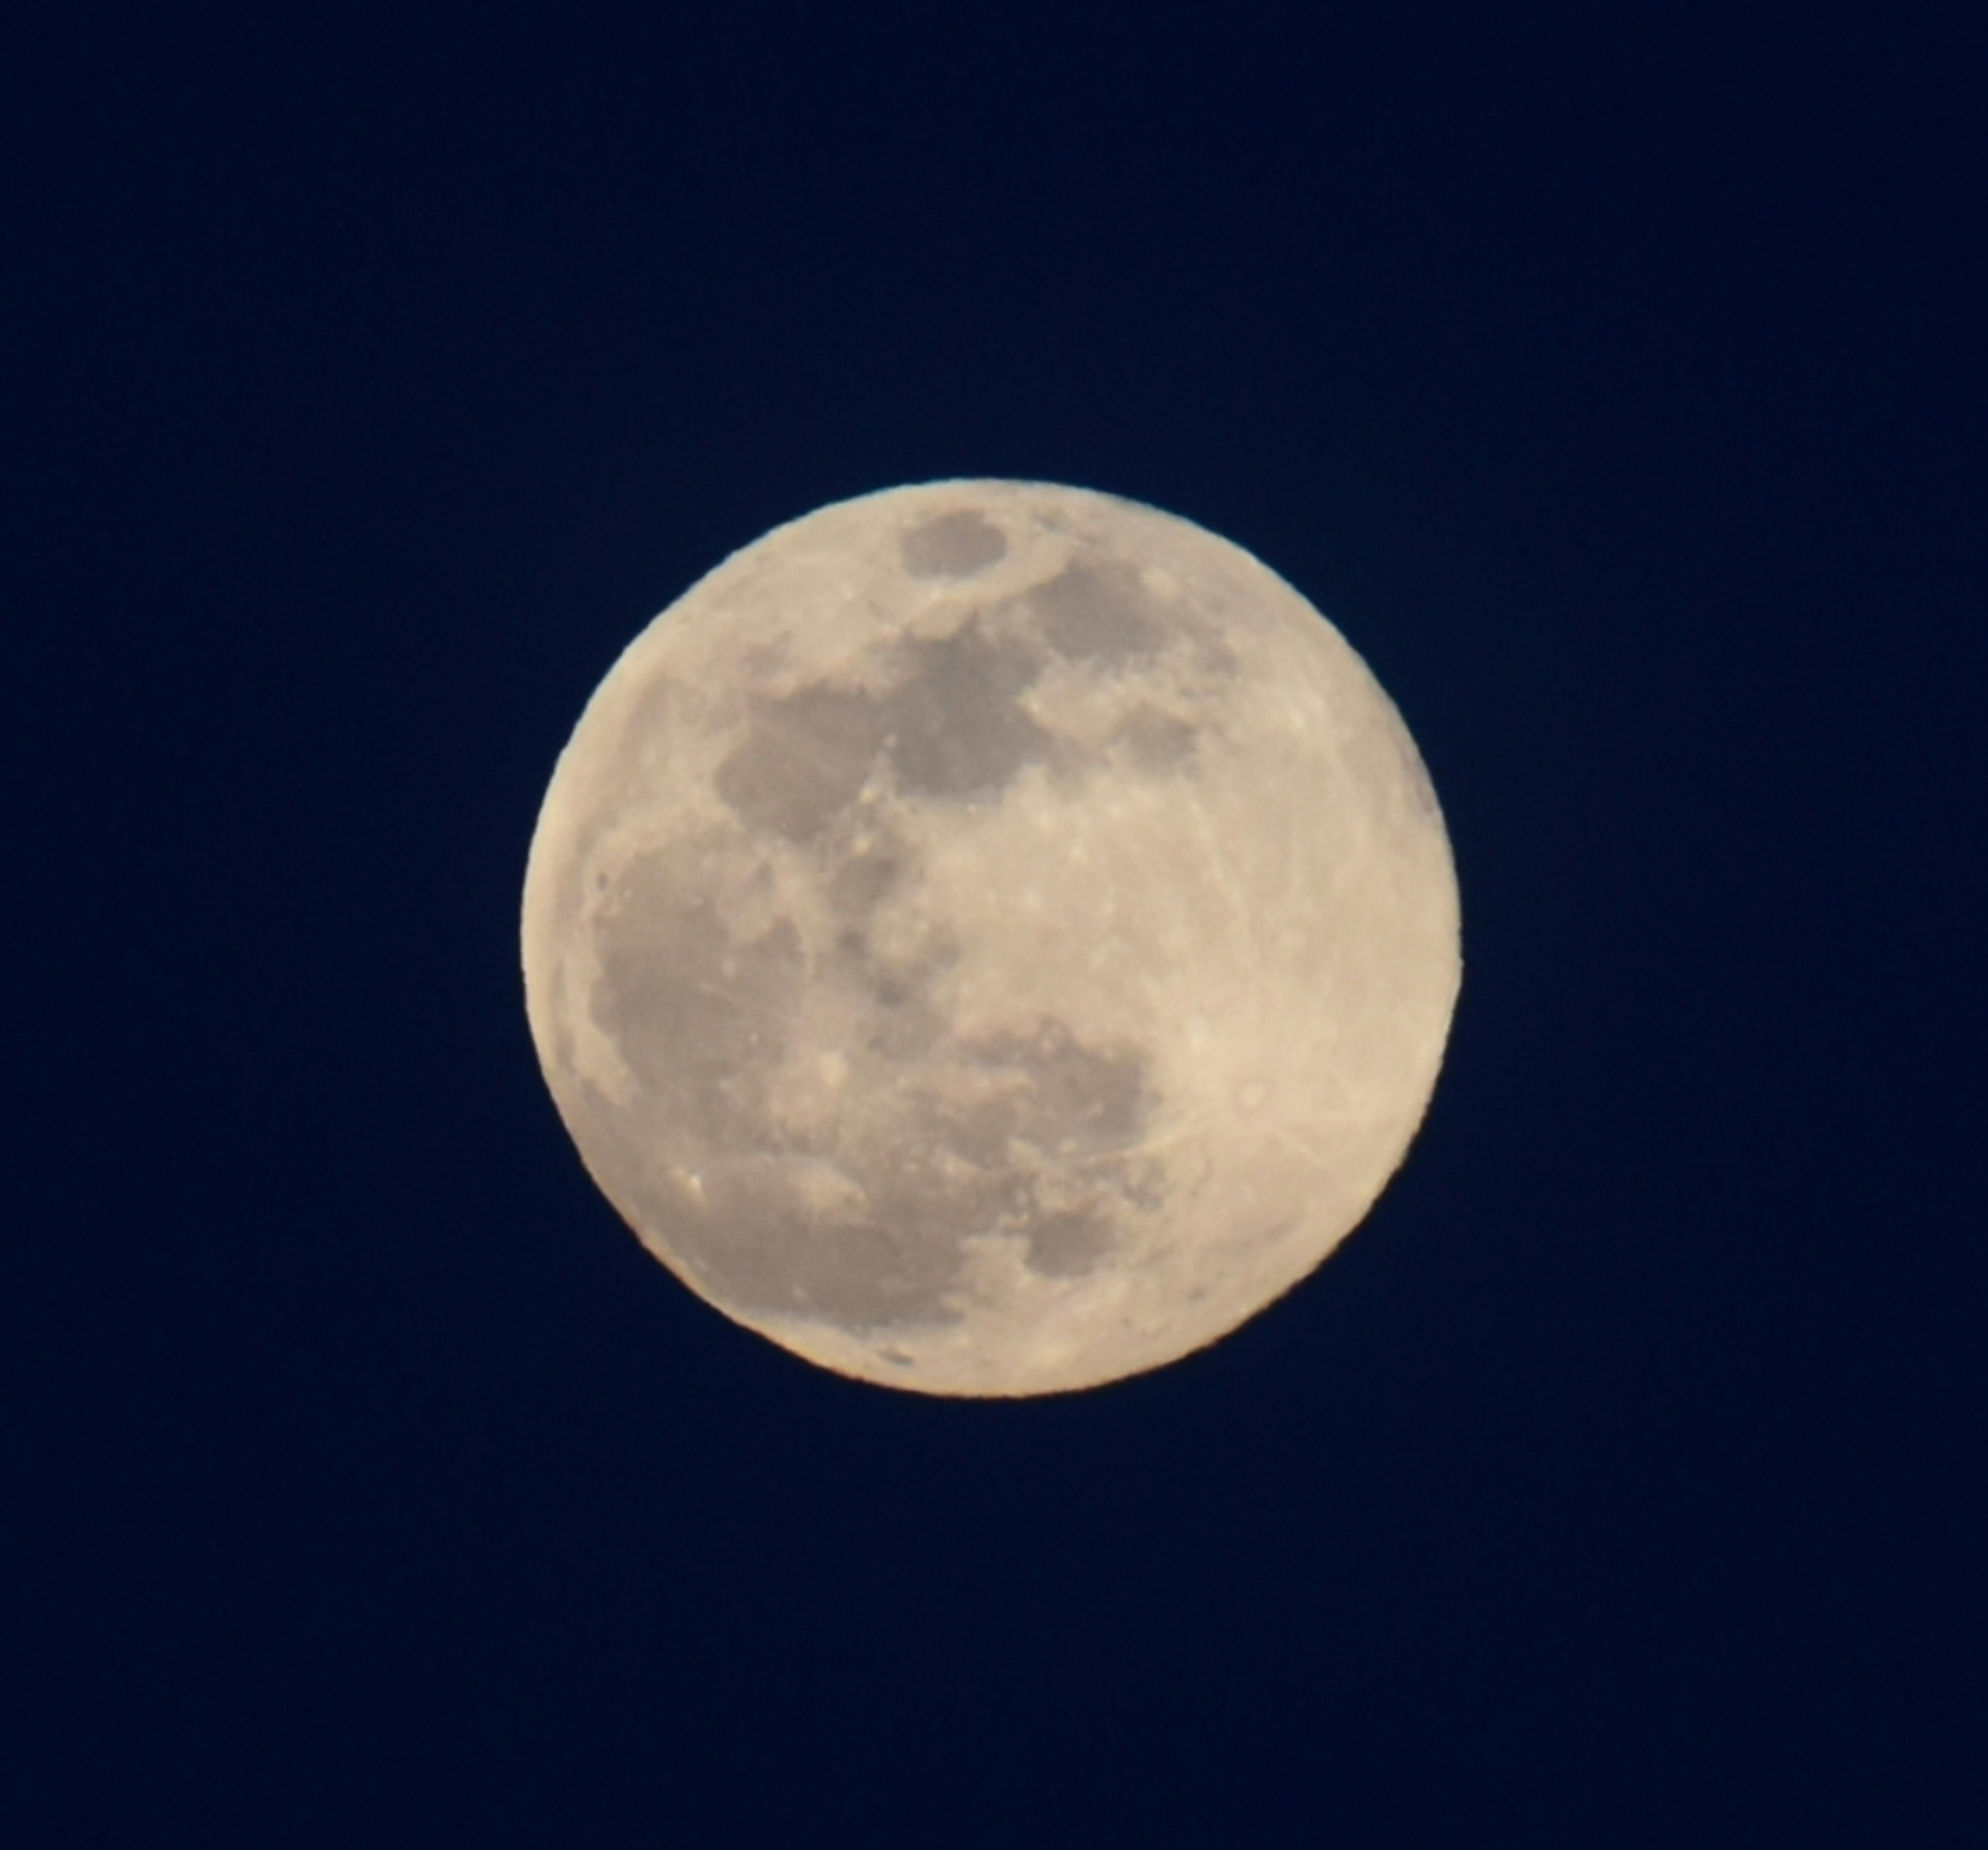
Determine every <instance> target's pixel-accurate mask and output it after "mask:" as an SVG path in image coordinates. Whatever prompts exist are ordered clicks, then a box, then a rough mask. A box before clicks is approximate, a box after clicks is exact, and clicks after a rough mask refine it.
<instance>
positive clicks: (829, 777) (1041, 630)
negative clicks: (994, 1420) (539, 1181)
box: [523, 481, 1462, 1395]
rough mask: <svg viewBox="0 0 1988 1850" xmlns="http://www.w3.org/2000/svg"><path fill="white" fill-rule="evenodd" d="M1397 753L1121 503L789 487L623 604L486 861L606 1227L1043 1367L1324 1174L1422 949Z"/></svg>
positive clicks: (1090, 1356) (1296, 651) (1439, 828)
mask: <svg viewBox="0 0 1988 1850" xmlns="http://www.w3.org/2000/svg"><path fill="white" fill-rule="evenodd" d="M523 956H524V977H525V996H526V1013H527V1015H528V1018H529V1022H530V1026H531V1031H532V1038H533V1040H534V1042H535V1044H536V1048H537V1052H538V1055H539V1062H540V1064H541V1065H542V1067H543V1071H544V1073H545V1077H546V1082H547V1085H549V1088H550V1089H551V1092H552V1095H553V1099H554V1101H555V1102H556V1106H557V1107H558V1109H559V1112H560V1115H561V1116H562V1117H563V1119H564V1121H565V1123H566V1127H567V1129H569V1130H570V1133H571V1134H572V1136H573V1141H574V1143H576V1145H577V1146H578V1149H579V1152H580V1156H581V1158H582V1160H583V1162H584V1163H585V1164H586V1166H587V1169H588V1170H589V1171H590V1173H591V1174H592V1176H593V1178H594V1180H596V1181H597V1183H598V1184H599V1185H600V1189H601V1190H602V1191H603V1193H605V1195H606V1196H607V1198H608V1200H610V1202H612V1203H613V1204H614V1207H616V1208H617V1210H619V1211H620V1214H621V1215H622V1217H624V1219H625V1220H627V1222H628V1224H630V1225H631V1227H633V1228H634V1231H635V1232H636V1234H637V1235H638V1236H639V1237H640V1238H641V1241H643V1243H644V1244H645V1245H646V1246H647V1247H648V1249H649V1250H650V1251H651V1252H652V1253H653V1254H654V1255H655V1257H656V1258H658V1259H659V1260H661V1261H662V1262H663V1264H664V1265H666V1266H667V1267H668V1268H669V1269H670V1270H671V1271H672V1272H674V1274H676V1275H677V1277H678V1278H680V1279H681V1280H682V1281H683V1282H684V1283H685V1285H688V1286H689V1287H690V1288H691V1290H692V1291H695V1292H696V1293H697V1294H698V1295H699V1296H701V1297H702V1298H705V1299H706V1300H707V1301H708V1302H709V1303H711V1304H712V1305H714V1306H715V1307H716V1308H718V1310H719V1311H721V1312H723V1313H724V1314H725V1315H726V1316H728V1317H729V1318H732V1319H734V1320H735V1322H739V1323H740V1324H742V1325H745V1327H746V1328H749V1329H752V1330H756V1331H757V1332H759V1333H760V1334H761V1335H764V1336H766V1337H768V1338H770V1339H772V1340H773V1342H776V1343H779V1344H781V1345H783V1346H784V1347H785V1348H786V1349H789V1350H791V1351H793V1352H794V1353H795V1354H796V1355H800V1356H803V1357H805V1358H806V1359H807V1360H809V1361H810V1362H815V1363H818V1364H820V1366H823V1367H825V1368H828V1369H833V1370H836V1371H837V1372H840V1373H842V1374H844V1375H847V1376H855V1377H857V1378H859V1379H863V1380H866V1381H870V1382H878V1383H881V1384H882V1385H884V1386H887V1387H894V1388H901V1389H911V1390H914V1391H917V1392H921V1393H929V1394H943V1395H1031V1394H1043V1393H1059V1392H1065V1391H1068V1390H1071V1389H1081V1388H1087V1387H1092V1386H1098V1385H1100V1384H1101V1383H1104V1382H1110V1381H1114V1380H1117V1379H1121V1378H1122V1377H1124V1376H1130V1375H1134V1374H1137V1373H1139V1372H1142V1371H1144V1370H1146V1369H1153V1368H1157V1367H1158V1366H1161V1365H1162V1364H1165V1363H1167V1362H1172V1361H1174V1360H1175V1359H1178V1358H1180V1357H1182V1356H1184V1355H1188V1354H1189V1353H1191V1352H1193V1351H1195V1350H1197V1349H1201V1348H1202V1347H1204V1346H1205V1345H1207V1344H1209V1343H1211V1342H1214V1341H1215V1340H1216V1339H1218V1338H1219V1337H1221V1336H1222V1335H1225V1334H1226V1333H1227V1332H1230V1331H1232V1330H1233V1329H1235V1328H1236V1327H1237V1326H1238V1325H1240V1324H1242V1323H1243V1322H1246V1320H1247V1319H1249V1318H1250V1317H1252V1316H1253V1315H1255V1314H1256V1312H1259V1311H1260V1310H1262V1309H1263V1308H1264V1307H1265V1306H1266V1305H1269V1304H1270V1303H1271V1302H1272V1301H1273V1300H1275V1299H1276V1298H1278V1297H1280V1295H1283V1293H1284V1292H1285V1291H1287V1290H1289V1288H1290V1287H1291V1286H1292V1285H1295V1284H1296V1283H1297V1281H1299V1280H1300V1279H1302V1278H1304V1277H1305V1276H1306V1275H1307V1274H1308V1273H1310V1271H1312V1270H1313V1268H1315V1267H1317V1265H1318V1264H1319V1263H1320V1261H1322V1260H1323V1259H1324V1258H1325V1257H1326V1255H1327V1254H1329V1253H1330V1251H1332V1250H1333V1249H1334V1247H1336V1246H1337V1244H1339V1242H1340V1241H1341V1240H1343V1239H1344V1237H1345V1236H1346V1235H1347V1234H1348V1233H1349V1232H1350V1231H1351V1230H1352V1229H1353V1228H1354V1227H1355V1226H1357V1224H1359V1222H1360V1221H1361V1219H1362V1218H1363V1217H1364V1216H1365V1214H1367V1212H1368V1209H1369V1208H1370V1207H1371V1205H1372V1204H1373V1203H1374V1200H1375V1199H1376V1197H1378V1195H1379V1193H1380V1192H1381V1190H1382V1189H1383V1188H1384V1187H1385V1186H1386V1184H1387V1183H1388V1179H1389V1177H1391V1175H1392V1174H1393V1173H1394V1172H1395V1170H1396V1168H1397V1167H1398V1165H1399V1164H1400V1163H1401V1158H1402V1156H1403V1155H1404V1154H1405V1152H1406V1150H1407V1149H1408V1144H1409V1143H1410V1141H1411V1139H1412V1138H1413V1137H1414V1136H1415V1132H1416V1130H1417V1129H1418V1126H1419V1125H1420V1123H1421V1122H1422V1117H1423V1115H1424V1112H1425V1109H1426V1108H1427V1106H1428V1099H1429V1096H1430V1094H1431V1092H1432V1089H1433V1088H1434V1085H1435V1079H1436V1075H1437V1072H1438V1069H1439V1067H1440V1065H1441V1064H1442V1055H1443V1049H1444V1046H1445V1041H1446V1040H1447V1038H1448V1035H1449V1023H1450V1018H1451V1014H1452V1010H1453V1008H1454V1006H1455V1000H1456V996H1457V991H1458V986H1459V981H1460V980H1461V974H1462V959H1461V954H1460V948H1459V908H1458V898H1457V890H1456V879H1455V869H1454V866H1453V863H1452V857H1451V854H1450V849H1449V838H1448V836H1447V834H1446V832H1445V829H1444V826H1443V822H1442V814H1441V812H1440V810H1439V808H1438V806H1437V803H1436V798H1435V792H1434V791H1433V789H1432V787H1431V785H1430V782H1429V778H1428V773H1427V771H1425V768H1424V767H1423V764H1422V758H1421V756H1420V755H1419V754H1418V751H1417V750H1416V748H1415V743H1414V741H1413V740H1412V738H1410V737H1409V734H1408V729H1407V728H1406V727H1405V725H1404V724H1402V721H1401V717H1400V716H1399V714H1398V713H1397V712H1396V711H1395V707H1394V705H1393V704H1392V703H1391V701H1389V699H1388V697H1387V695H1386V694H1384V692H1383V691H1382V690H1381V687H1380V686H1379V684H1378V683H1377V682H1376V681H1375V680H1374V677H1373V676H1372V674H1371V673H1369V671H1368V669H1367V667H1366V666H1365V664H1364V663H1363V662H1362V661H1361V659H1360V657H1358V656H1357V654H1355V653H1354V651H1353V650H1352V649H1351V647H1350V646H1348V644H1347V642H1346V641H1345V640H1344V638H1343V637H1342V636H1341V635H1340V633H1339V632H1338V631H1337V630H1335V629H1334V627H1333V626H1332V625H1331V624H1330V623H1328V622H1327V620H1326V619H1324V617H1323V616H1320V614H1319V613H1318V612H1317V611H1316V610H1315V609H1313V608H1312V606H1310V604H1308V603H1307V602H1306V601H1305V599H1303V597H1301V596H1300V595H1299V594H1298V593H1297V592H1296V591H1295V590H1293V589H1292V588H1291V587H1290V586H1289V585H1287V584H1286V583H1285V582H1283V580H1282V579H1280V578H1278V577H1277V576H1276V575H1275V574H1274V573H1273V572H1271V571H1270V569H1268V568H1267V567H1266V566H1264V565H1262V564H1260V563H1259V562H1258V561H1257V560H1256V559H1254V558H1253V557H1252V556H1251V555H1249V554H1248V553H1247V552H1244V551H1242V549H1240V548H1239V547H1236V546H1235V545H1231V544H1230V543H1229V542H1227V541H1226V540H1223V539H1221V538H1218V537H1216V536H1215V535H1213V534H1212V533H1209V532H1207V531H1205V529H1203V528H1199V527H1197V526H1195V525H1193V524H1192V523H1191V522H1188V521H1185V520H1182V519H1180V518H1176V517H1175V516H1173V515H1168V514H1164V513H1161V512H1160V511H1158V510H1156V509H1155V508H1150V507H1146V506H1144V505H1140V504H1138V503H1136V502H1133V501H1125V500H1121V499H1119V498H1115V497H1114V496H1111V495H1102V494H1097V493H1094V492H1091V491H1087V490H1084V489H1079V488H1063V487H1058V486H1055V485H1052V484H1045V483H1037V482H1019V481H943V482H937V483H931V484H921V485H918V486H914V487H908V488H893V489H889V490H887V491H883V492H881V493H878V494H874V495H867V496H864V497H862V498H859V499H857V500H854V501H843V502H840V503H838V504H837V505H833V506H830V507H826V508H820V509H819V510H817V511H816V512H814V513H812V514H810V515H806V516H805V517H804V518H801V519H800V520H796V521H795V522H792V523H791V524H789V525H786V526H783V527H779V528H776V529H775V530H774V531H773V532H771V533H769V534H768V535H766V536H765V537H764V538H762V539H760V540H759V541H758V542H756V543H755V544H753V545H749V546H748V547H746V548H745V549H744V550H743V551H742V552H737V553H735V554H734V555H732V557H731V558H730V559H727V560H726V561H725V562H724V563H723V564H722V565H719V566H718V568H717V569H715V571H713V572H711V573H710V574H709V575H708V576H706V577H705V579H702V581H701V582H699V583H698V584H697V585H696V586H694V587H693V588H692V589H691V590H690V591H689V592H687V593H686V594H685V596H683V597H682V598H681V599H679V600H678V603H675V604H674V605H673V606H671V608H670V609H668V610H666V611H664V613H663V614H662V615H661V616H659V617H658V618H657V619H655V621H654V623H651V624H650V626H648V627H647V629H646V630H644V631H643V632H642V633H641V635H639V636H637V638H636V639H635V640H634V642H633V643H631V645H630V646H629V647H628V648H627V651H626V652H625V653H624V654H623V655H622V657H620V660H618V661H617V663H615V664H614V667H613V668H612V670H610V672H609V673H608V675H607V679H606V680H604V681H603V682H602V683H601V684H600V687H599V689H598V690H597V692H596V693H595V694H594V695H593V698H592V700H591V701H590V702H589V703H588V704H587V709H586V711H585V712H584V714H583V715H582V716H581V718H580V723H579V725H578V727H577V728H576V730H575V731H574V733H573V737H572V739H571V741H570V743H569V744H567V746H566V749H565V751H564V752H563V754H562V755H561V756H560V760H559V763H558V766H557V768H556V771H555V772H554V774H553V778H552V782H551V785H550V787H549V788H548V790H547V792H546V798H545V802H544V805H543V809H542V810H541V812H540V814H539V819H538V825H537V829H536V832H535V834H534V836H533V839H532V846H531V852H530V857H529V864H528V866H527V869H526V880H525V895H524V919H523Z"/></svg>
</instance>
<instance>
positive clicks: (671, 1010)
mask: <svg viewBox="0 0 1988 1850" xmlns="http://www.w3.org/2000/svg"><path fill="white" fill-rule="evenodd" d="M670 860H671V857H669V856H665V855H661V854H651V855H644V856H641V857H639V858H638V859H636V860H634V861H632V862H631V863H630V864H629V865H628V866H627V868H625V869H624V870H623V871H622V873H621V874H620V877H619V878H618V879H617V880H616V882H615V886H614V893H613V895H612V896H611V898H610V900H609V903H608V904H607V907H606V908H605V910H603V913H602V914H601V916H600V919H599V920H598V921H597V923H596V925H595V928H594V943H595V948H596V950H597V954H598V955H599V957H600V979H599V981H598V982H597V985H596V987H595V990H594V993H593V996H592V998H590V1005H591V1010H592V1013H593V1018H594V1020H595V1021H596V1022H597V1024H598V1025H600V1028H602V1029H603V1031H605V1032H606V1033H607V1035H610V1037H611V1038H613V1040H614V1043H615V1045H616V1046H617V1048H619V1049H620V1055H621V1058H622V1060H623V1061H624V1063H625V1064H626V1065H627V1068H628V1069H629V1071H630V1072H632V1073H633V1074H634V1075H635V1077H636V1078H637V1079H638V1080H639V1081H640V1082H641V1084H642V1085H643V1086H644V1088H646V1089H648V1090H650V1091H651V1092H655V1093H658V1094H660V1095H662V1096H663V1097H664V1099H667V1101H668V1104H669V1106H670V1109H671V1110H672V1111H674V1112H677V1113H678V1114H679V1116H681V1119H683V1120H684V1121H685V1122H686V1123H687V1124H689V1125H692V1126H697V1127H699V1128H701V1129H704V1130H705V1131H706V1132H716V1131H721V1130H722V1129H723V1127H724V1126H725V1123H726V1122H727V1118H728V1114H729V1112H731V1111H733V1110H737V1109H751V1105H752V1101H751V1100H750V1099H749V1098H747V1097H745V1096H744V1095H742V1093H743V1091H744V1088H745V1084H746V1082H748V1081H749V1080H750V1079H752V1076H753V1075H756V1074H757V1073H759V1072H762V1071H763V1070H764V1069H765V1068H766V1067H767V1066H768V1065H769V1064H770V1063H772V1062H774V1061H776V1060H777V1059H778V1058H779V1057H780V1055H781V1053H782V1052H783V1051H784V1049H785V1047H786V1031H787V1021H788V1019H789V1016H790V1015H791V1014H792V1013H793V1008H794V1006H795V1004H796V1003H797V1002H798V1001H799V1000H800V994H801V989H802V986H803V983H804V982H805V981H806V971H805V968H804V967H803V957H802V952H801V943H800V937H799V935H798V934H797V933H796V931H795V930H794V927H793V925H792V924H791V923H789V922H787V921H786V920H782V921H781V922H780V923H779V924H776V925H775V926H773V927H772V928H771V929H770V930H768V931H766V933H764V934H763V935H762V936H761V937H758V938H756V939H753V940H750V941H749V942H747V943H743V944H742V943H740V942H739V941H738V940H735V938H733V937H732V935H731V933H730V932H729V930H727V929H726V927H725V922H724V920H722V919H721V918H720V917H718V913H717V911H716V909H715V907H714V906H712V903H711V902H710V901H709V900H705V899H696V898H693V899H686V898H685V892H686V890H687V883H686V882H685V879H684V878H683V877H682V876H681V873H679V871H678V869H674V868H673V867H672V866H671V865H670Z"/></svg>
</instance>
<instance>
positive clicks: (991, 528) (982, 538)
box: [898, 508, 1008, 578]
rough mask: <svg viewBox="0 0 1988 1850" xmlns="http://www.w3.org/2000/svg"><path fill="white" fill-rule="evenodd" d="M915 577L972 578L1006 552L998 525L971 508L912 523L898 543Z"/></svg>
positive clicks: (1001, 557)
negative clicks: (914, 524) (917, 523)
mask: <svg viewBox="0 0 1988 1850" xmlns="http://www.w3.org/2000/svg"><path fill="white" fill-rule="evenodd" d="M898 550H899V552H900V553H901V555H902V557H903V559H904V569H905V570H906V571H907V572H909V573H910V574H911V576H912V577H914V578H972V577H975V576H977V575H978V574H979V573H980V572H985V571H986V569H987V568H988V567H989V565H996V564H998V563H999V562H1000V561H1001V560H1002V559H1005V558H1006V557H1007V555H1008V542H1007V541H1006V539H1005V538H1003V537H1002V533H1001V529H1000V528H999V527H996V526H995V525H992V522H989V521H988V520H987V519H986V517H985V516H983V515H979V514H976V513H975V512H974V511H972V510H971V509H970V508H962V510H961V511H959V512H958V513H957V514H942V515H938V516H937V517H936V518H934V519H931V520H928V521H926V522H923V523H922V524H921V525H918V526H916V527H914V528H912V529H911V532H908V533H907V534H906V535H904V538H903V540H902V541H901V542H900V544H899V548H898Z"/></svg>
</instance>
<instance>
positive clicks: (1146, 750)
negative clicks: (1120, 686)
mask: <svg viewBox="0 0 1988 1850" xmlns="http://www.w3.org/2000/svg"><path fill="white" fill-rule="evenodd" d="M1199 731H1200V728H1198V727H1195V726H1190V725H1189V724H1188V723H1187V721H1185V720H1182V719H1176V718H1175V717H1174V716H1173V715H1172V714H1171V713H1162V712H1161V711H1159V709H1158V707H1135V708H1134V710H1133V711H1132V712H1131V714H1130V715H1129V716H1128V718H1127V719H1126V721H1125V723H1124V724H1123V725H1122V726H1121V727H1120V728H1118V730H1117V732H1116V733H1115V734H1114V735H1113V736H1114V741H1115V742H1116V743H1117V744H1120V745H1121V746H1122V747H1123V748H1124V751H1125V755H1126V756H1127V757H1128V758H1131V761H1132V762H1133V764H1134V765H1135V766H1136V767H1137V768H1138V769H1140V770H1141V771H1154V772H1158V771H1177V770H1178V769H1179V768H1180V767H1181V766H1182V765H1184V764H1185V763H1186V762H1187V761H1188V759H1189V758H1192V756H1193V755H1194V741H1195V738H1196V737H1197V735H1198V734H1199Z"/></svg>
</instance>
